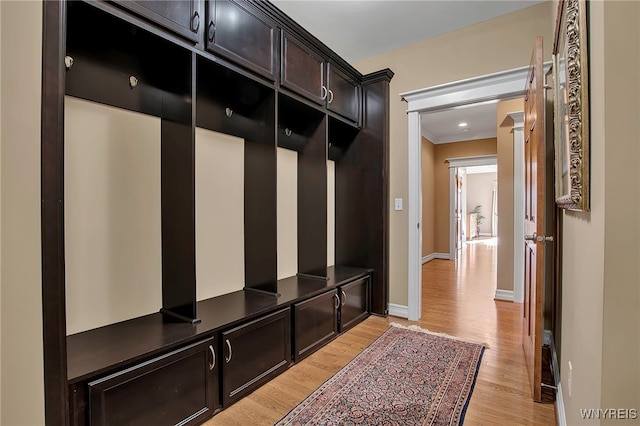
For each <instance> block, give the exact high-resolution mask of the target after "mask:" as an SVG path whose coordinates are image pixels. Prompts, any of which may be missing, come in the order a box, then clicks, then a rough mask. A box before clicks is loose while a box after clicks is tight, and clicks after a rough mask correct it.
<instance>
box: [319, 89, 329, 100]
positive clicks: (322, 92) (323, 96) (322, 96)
mask: <svg viewBox="0 0 640 426" xmlns="http://www.w3.org/2000/svg"><path fill="white" fill-rule="evenodd" d="M327 93H328V90H327V88H326V87H325V86H322V87H321V88H320V99H322V100H323V101H324V100H325V99H327Z"/></svg>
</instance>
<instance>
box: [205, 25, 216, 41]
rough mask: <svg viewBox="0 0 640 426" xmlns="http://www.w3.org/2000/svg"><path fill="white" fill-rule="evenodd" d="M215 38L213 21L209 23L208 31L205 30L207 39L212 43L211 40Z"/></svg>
mask: <svg viewBox="0 0 640 426" xmlns="http://www.w3.org/2000/svg"><path fill="white" fill-rule="evenodd" d="M215 36H216V24H214V23H213V21H211V22H209V29H208V30H207V39H208V40H209V41H210V42H213V38H214V37H215Z"/></svg>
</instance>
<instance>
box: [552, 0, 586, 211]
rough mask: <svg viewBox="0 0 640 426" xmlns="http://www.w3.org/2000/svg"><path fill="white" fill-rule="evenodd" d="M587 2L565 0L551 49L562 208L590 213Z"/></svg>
mask: <svg viewBox="0 0 640 426" xmlns="http://www.w3.org/2000/svg"><path fill="white" fill-rule="evenodd" d="M586 8H587V2H586V0H562V1H560V4H559V7H558V17H557V19H556V34H555V43H554V47H553V64H554V65H553V68H554V116H555V117H554V139H555V140H554V148H555V178H556V182H555V189H556V196H555V198H556V204H558V206H560V207H562V208H565V209H569V210H578V211H589V80H588V74H589V66H588V57H587V54H588V50H587V15H586V13H587V10H586Z"/></svg>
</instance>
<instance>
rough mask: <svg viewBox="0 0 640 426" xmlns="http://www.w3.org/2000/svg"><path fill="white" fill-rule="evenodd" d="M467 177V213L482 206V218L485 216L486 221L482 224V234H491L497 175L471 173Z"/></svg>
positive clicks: (494, 173)
mask: <svg viewBox="0 0 640 426" xmlns="http://www.w3.org/2000/svg"><path fill="white" fill-rule="evenodd" d="M466 177H467V191H466V194H467V201H466V208H467V213H469V212H470V211H471V210H473V209H474V208H475V207H476V206H478V205H479V206H482V207H481V212H482V216H484V219H483V220H482V223H481V224H480V233H481V234H491V214H492V210H491V206H492V203H493V185H494V183H495V182H497V179H498V176H497V173H496V172H493V173H476V174H474V173H471V174H467V175H466ZM465 217H466V216H465Z"/></svg>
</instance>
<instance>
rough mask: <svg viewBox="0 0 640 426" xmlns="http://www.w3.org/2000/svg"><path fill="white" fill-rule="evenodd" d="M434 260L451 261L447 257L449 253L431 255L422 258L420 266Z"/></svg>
mask: <svg viewBox="0 0 640 426" xmlns="http://www.w3.org/2000/svg"><path fill="white" fill-rule="evenodd" d="M434 259H443V260H449V259H451V257H450V256H449V253H431V254H429V255H427V256H424V257H423V258H422V264H425V263H427V262H431V261H432V260H434Z"/></svg>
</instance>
